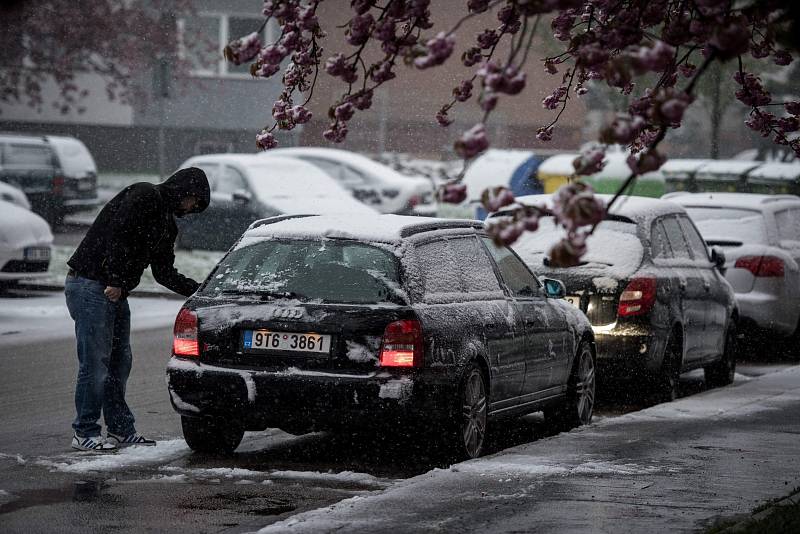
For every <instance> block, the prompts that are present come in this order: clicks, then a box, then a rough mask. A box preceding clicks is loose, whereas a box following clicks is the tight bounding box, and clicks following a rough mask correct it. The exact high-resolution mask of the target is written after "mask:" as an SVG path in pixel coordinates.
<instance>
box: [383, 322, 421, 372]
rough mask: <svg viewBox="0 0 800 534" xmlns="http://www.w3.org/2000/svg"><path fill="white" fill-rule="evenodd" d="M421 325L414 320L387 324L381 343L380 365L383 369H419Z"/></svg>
mask: <svg viewBox="0 0 800 534" xmlns="http://www.w3.org/2000/svg"><path fill="white" fill-rule="evenodd" d="M422 353H423V345H422V325H421V324H420V323H419V321H416V320H408V319H407V320H403V321H395V322H393V323H389V324H388V325H387V326H386V330H384V332H383V341H382V342H381V365H382V366H384V367H419V366H420V365H422Z"/></svg>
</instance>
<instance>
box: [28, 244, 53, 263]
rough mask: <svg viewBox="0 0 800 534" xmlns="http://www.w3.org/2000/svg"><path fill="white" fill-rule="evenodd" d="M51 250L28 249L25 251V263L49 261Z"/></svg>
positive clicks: (45, 248)
mask: <svg viewBox="0 0 800 534" xmlns="http://www.w3.org/2000/svg"><path fill="white" fill-rule="evenodd" d="M49 259H50V249H49V248H47V247H28V248H26V249H25V261H47V260H49Z"/></svg>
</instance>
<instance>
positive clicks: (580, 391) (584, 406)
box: [575, 348, 595, 425]
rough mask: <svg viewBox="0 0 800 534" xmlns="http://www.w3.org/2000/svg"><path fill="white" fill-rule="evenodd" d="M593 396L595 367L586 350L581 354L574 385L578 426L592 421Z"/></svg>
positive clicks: (588, 351)
mask: <svg viewBox="0 0 800 534" xmlns="http://www.w3.org/2000/svg"><path fill="white" fill-rule="evenodd" d="M594 394H595V367H594V359H593V358H592V353H591V351H590V350H589V349H588V348H587V349H585V350H583V351H582V352H581V360H580V362H579V363H578V376H577V383H576V384H575V397H576V405H577V406H576V407H577V410H578V420H579V421H580V424H582V425H585V424H588V423H589V422H590V421H591V420H592V412H593V410H594Z"/></svg>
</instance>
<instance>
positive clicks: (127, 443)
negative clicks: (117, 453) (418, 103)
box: [107, 432, 156, 448]
mask: <svg viewBox="0 0 800 534" xmlns="http://www.w3.org/2000/svg"><path fill="white" fill-rule="evenodd" d="M107 439H108V442H109V443H113V444H114V445H116V446H117V447H119V448H124V447H154V446H155V445H156V441H155V440H153V439H147V438H146V437H144V436H142V435H141V434H131V435H130V436H118V435H116V434H112V433H111V432H109V433H108V438H107Z"/></svg>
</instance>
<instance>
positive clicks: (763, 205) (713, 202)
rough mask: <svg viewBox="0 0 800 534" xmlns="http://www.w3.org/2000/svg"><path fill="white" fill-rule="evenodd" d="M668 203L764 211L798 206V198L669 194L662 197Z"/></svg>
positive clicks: (799, 202)
mask: <svg viewBox="0 0 800 534" xmlns="http://www.w3.org/2000/svg"><path fill="white" fill-rule="evenodd" d="M664 196H665V197H666V198H668V199H669V201H671V202H674V203H676V204H680V205H681V206H684V207H695V208H699V207H703V206H719V207H726V208H739V209H749V210H756V211H766V210H769V209H772V208H773V207H779V206H780V207H785V206H786V203H790V204H796V205H800V197H797V196H794V195H757V194H753V193H670V194H668V195H664Z"/></svg>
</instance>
